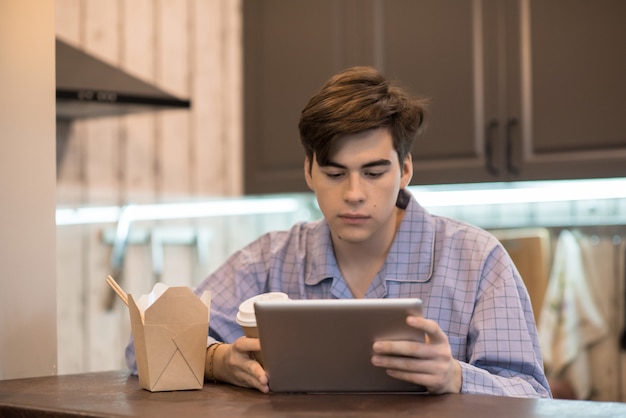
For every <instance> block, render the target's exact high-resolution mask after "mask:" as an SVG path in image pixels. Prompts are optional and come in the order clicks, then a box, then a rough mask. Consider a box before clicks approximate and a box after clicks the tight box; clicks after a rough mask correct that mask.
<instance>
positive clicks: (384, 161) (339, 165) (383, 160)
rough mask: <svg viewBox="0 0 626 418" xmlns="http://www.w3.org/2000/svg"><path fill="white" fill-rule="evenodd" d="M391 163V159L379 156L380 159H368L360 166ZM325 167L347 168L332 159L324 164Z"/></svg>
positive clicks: (367, 166)
mask: <svg viewBox="0 0 626 418" xmlns="http://www.w3.org/2000/svg"><path fill="white" fill-rule="evenodd" d="M390 165H391V161H390V160H386V159H384V158H381V159H380V160H374V161H370V162H369V163H365V164H363V165H362V166H361V168H371V167H379V166H390ZM324 166H325V167H335V168H341V169H344V170H345V169H347V168H348V167H346V166H345V165H343V164H339V163H336V162H334V161H329V162H328V163H327V164H324Z"/></svg>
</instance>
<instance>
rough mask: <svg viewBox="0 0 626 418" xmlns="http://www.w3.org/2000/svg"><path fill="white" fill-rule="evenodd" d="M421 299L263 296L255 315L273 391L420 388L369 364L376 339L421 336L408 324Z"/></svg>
mask: <svg viewBox="0 0 626 418" xmlns="http://www.w3.org/2000/svg"><path fill="white" fill-rule="evenodd" d="M421 313H422V302H421V300H419V299H315V300H287V301H272V300H270V301H259V302H257V303H256V304H255V314H256V319H257V327H258V331H259V338H260V341H261V350H262V353H263V359H264V367H265V369H266V371H267V373H268V376H269V379H270V389H271V390H272V391H273V392H416V391H417V392H420V391H424V388H423V387H421V386H417V385H414V384H410V383H408V382H404V381H400V380H397V379H394V378H392V377H390V376H388V375H387V374H386V372H385V370H384V369H382V368H379V367H375V366H373V365H372V363H371V357H372V344H373V343H374V341H377V340H414V341H423V340H424V337H423V335H422V334H421V333H420V332H418V331H417V330H415V329H414V328H411V327H409V326H408V325H407V324H406V317H407V315H409V314H417V315H421Z"/></svg>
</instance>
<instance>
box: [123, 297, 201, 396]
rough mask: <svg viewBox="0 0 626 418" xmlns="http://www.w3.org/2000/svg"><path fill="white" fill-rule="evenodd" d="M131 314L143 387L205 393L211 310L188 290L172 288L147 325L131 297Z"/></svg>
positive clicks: (148, 315) (148, 312)
mask: <svg viewBox="0 0 626 418" xmlns="http://www.w3.org/2000/svg"><path fill="white" fill-rule="evenodd" d="M203 299H204V297H203ZM128 310H129V312H130V323H131V328H132V332H133V338H134V341H135V356H136V358H137V371H138V374H139V385H140V386H141V387H142V388H144V389H147V390H149V391H151V392H160V391H172V390H188V389H201V388H202V385H203V383H204V362H205V357H206V343H207V333H208V329H209V307H208V306H207V305H206V304H205V303H204V302H203V301H202V300H201V299H200V298H199V297H198V296H196V295H195V294H194V293H193V292H192V291H191V289H189V288H188V287H169V288H168V289H167V290H166V291H165V292H164V293H163V294H162V295H161V296H160V297H159V298H158V299H157V300H156V301H154V303H153V304H152V305H150V306H149V307H148V308H147V309H146V310H145V313H144V320H143V321H142V319H141V313H140V311H139V309H138V308H137V304H136V303H135V301H134V300H133V298H132V296H131V295H128Z"/></svg>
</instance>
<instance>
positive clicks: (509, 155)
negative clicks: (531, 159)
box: [504, 118, 519, 174]
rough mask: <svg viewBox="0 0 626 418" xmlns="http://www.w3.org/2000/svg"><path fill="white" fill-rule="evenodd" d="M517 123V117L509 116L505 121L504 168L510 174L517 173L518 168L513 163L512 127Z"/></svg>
mask: <svg viewBox="0 0 626 418" xmlns="http://www.w3.org/2000/svg"><path fill="white" fill-rule="evenodd" d="M517 124H518V120H517V118H510V119H509V120H508V121H507V123H506V142H505V144H504V146H505V147H506V149H505V151H506V169H507V171H508V172H509V173H511V174H519V168H518V167H516V166H515V164H513V128H515V127H516V126H517Z"/></svg>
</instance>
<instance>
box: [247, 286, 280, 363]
mask: <svg viewBox="0 0 626 418" xmlns="http://www.w3.org/2000/svg"><path fill="white" fill-rule="evenodd" d="M288 299H289V296H287V294H286V293H283V292H269V293H262V294H260V295H257V296H253V297H251V298H250V299H247V300H245V301H243V302H242V303H241V305H239V312H237V318H236V321H237V323H238V324H239V325H240V326H241V329H242V330H243V333H244V335H245V336H246V337H248V338H259V333H258V331H257V327H256V315H255V313H254V303H255V302H257V301H259V300H288ZM254 355H255V357H256V359H257V361H258V362H259V363H261V365H263V358H262V356H261V353H260V352H255V353H254Z"/></svg>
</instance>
